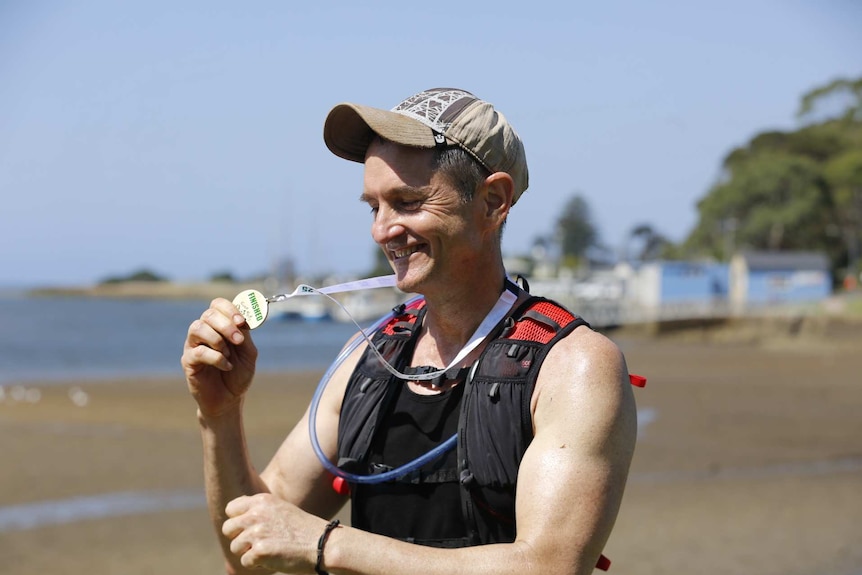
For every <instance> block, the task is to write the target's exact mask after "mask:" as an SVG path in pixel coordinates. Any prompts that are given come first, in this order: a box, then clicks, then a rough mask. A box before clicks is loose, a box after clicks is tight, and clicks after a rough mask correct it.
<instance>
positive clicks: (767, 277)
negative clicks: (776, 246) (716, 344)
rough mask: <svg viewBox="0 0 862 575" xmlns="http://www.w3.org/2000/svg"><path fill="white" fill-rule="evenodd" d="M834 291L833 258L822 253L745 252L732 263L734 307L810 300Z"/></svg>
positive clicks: (821, 298)
mask: <svg viewBox="0 0 862 575" xmlns="http://www.w3.org/2000/svg"><path fill="white" fill-rule="evenodd" d="M831 293H832V279H831V276H830V272H829V259H828V258H827V257H826V255H825V254H823V253H819V252H758V251H751V252H741V253H739V254H736V255H735V256H734V257H733V258H732V260H731V262H730V299H731V302H732V303H733V305H734V308H736V309H741V308H749V307H753V306H765V305H774V304H794V303H808V302H816V301H820V300H823V299H825V298H827V297H829V295H830V294H831Z"/></svg>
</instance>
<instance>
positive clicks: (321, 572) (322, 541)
mask: <svg viewBox="0 0 862 575" xmlns="http://www.w3.org/2000/svg"><path fill="white" fill-rule="evenodd" d="M340 524H341V521H339V520H338V519H333V520H332V521H330V522H329V523H327V525H326V527H325V528H324V530H323V533H322V534H321V535H320V538H319V539H318V540H317V562H316V563H315V564H314V571H315V573H317V575H329V573H328V572H327V571H326V569H325V565H326V563H325V559H324V557H325V555H324V552H325V549H326V544H327V542H328V541H329V537H330V536H331V535H332V532H333V531H335V530H336V529H337V528H338V526H339V525H340Z"/></svg>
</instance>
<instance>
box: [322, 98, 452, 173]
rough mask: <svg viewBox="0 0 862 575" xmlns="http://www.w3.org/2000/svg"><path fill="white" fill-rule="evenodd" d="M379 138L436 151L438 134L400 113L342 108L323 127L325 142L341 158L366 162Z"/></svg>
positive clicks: (334, 110) (358, 106) (357, 107)
mask: <svg viewBox="0 0 862 575" xmlns="http://www.w3.org/2000/svg"><path fill="white" fill-rule="evenodd" d="M375 135H378V136H380V137H382V138H384V139H386V140H389V141H390V142H395V143H397V144H401V145H403V146H412V147H416V148H433V147H434V145H435V143H434V133H433V131H432V130H431V128H429V127H428V126H426V125H425V124H423V123H422V122H419V121H418V120H414V119H412V118H408V117H407V116H404V115H402V114H398V113H396V112H390V111H388V110H381V109H379V108H371V107H368V106H360V105H358V104H349V103H344V104H338V105H337V106H335V107H334V108H332V110H330V111H329V115H327V116H326V122H325V123H324V124H323V141H324V142H325V143H326V147H327V148H329V149H330V151H331V152H332V153H333V154H335V155H336V156H338V157H340V158H344V159H346V160H351V161H354V162H360V163H363V162H365V153H366V152H367V151H368V146H369V145H370V144H371V141H372V140H373V139H374V136H375Z"/></svg>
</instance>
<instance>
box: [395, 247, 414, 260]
mask: <svg viewBox="0 0 862 575" xmlns="http://www.w3.org/2000/svg"><path fill="white" fill-rule="evenodd" d="M415 251H416V248H415V247H413V248H403V249H400V250H392V253H393V254H395V257H396V258H404V257H407V256H409V255H410V254H412V253H414V252H415Z"/></svg>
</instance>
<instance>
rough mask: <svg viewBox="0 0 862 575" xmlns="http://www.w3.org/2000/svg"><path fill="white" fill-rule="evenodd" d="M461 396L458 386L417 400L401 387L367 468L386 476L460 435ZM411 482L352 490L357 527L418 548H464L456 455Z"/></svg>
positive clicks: (448, 454)
mask: <svg viewBox="0 0 862 575" xmlns="http://www.w3.org/2000/svg"><path fill="white" fill-rule="evenodd" d="M394 385H398V384H394ZM463 393H464V386H463V384H459V385H456V386H455V387H453V388H450V389H449V390H447V391H445V392H443V393H440V394H438V395H419V394H417V393H414V392H413V391H411V390H410V389H409V388H408V387H407V384H406V383H403V382H402V383H401V384H400V386H399V389H398V390H397V391H396V397H395V398H394V401H392V403H391V404H390V405H391V409H390V411H389V413H387V414H386V417H385V418H384V422H383V424H382V426H381V428H380V429H379V430H378V431H377V433H376V434H375V437H374V440H373V441H372V444H371V450H370V453H369V459H368V460H369V462H370V463H371V464H372V465H373V466H374V465H378V466H380V465H383V466H385V467H383V469H384V470H386V469H387V468H395V467H399V466H401V465H404V464H405V463H409V462H410V461H413V460H414V459H416V458H417V457H419V456H421V455H424V454H425V453H427V452H428V451H430V450H431V449H433V448H435V447H437V446H438V445H440V444H441V443H443V442H444V441H446V440H447V439H449V438H450V437H451V436H452V435H454V434H455V433H456V432H457V430H458V417H459V413H460V407H461V398H462V397H463ZM416 475H418V476H419V477H416ZM420 478H421V479H420ZM411 481H412V482H409V483H408V482H406V481H399V482H386V483H378V484H371V485H368V484H362V485H354V490H353V504H352V505H353V508H352V518H351V523H352V524H353V526H354V527H357V528H359V529H363V530H365V531H370V532H372V533H378V534H380V535H386V536H388V537H396V538H398V539H405V540H408V541H413V542H415V543H420V544H426V545H435V546H453V545H463V539H464V537H466V527H465V525H464V521H463V518H462V512H461V495H460V486H459V483H458V480H457V457H456V450H455V449H451V450H449V451H447V452H446V453H445V454H444V455H442V456H440V457H439V458H437V459H436V460H434V461H432V462H430V463H427V464H426V465H424V466H423V467H422V468H421V469H420V470H419V474H411Z"/></svg>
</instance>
